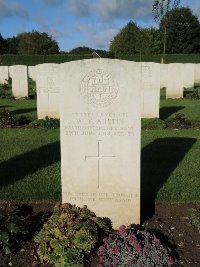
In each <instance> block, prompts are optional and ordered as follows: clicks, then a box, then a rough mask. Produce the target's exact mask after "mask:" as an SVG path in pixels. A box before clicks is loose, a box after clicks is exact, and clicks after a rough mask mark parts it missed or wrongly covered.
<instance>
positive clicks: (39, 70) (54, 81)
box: [35, 63, 60, 119]
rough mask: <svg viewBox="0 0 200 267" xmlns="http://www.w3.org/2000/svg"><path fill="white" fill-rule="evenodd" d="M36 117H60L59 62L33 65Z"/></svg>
mask: <svg viewBox="0 0 200 267" xmlns="http://www.w3.org/2000/svg"><path fill="white" fill-rule="evenodd" d="M35 74H36V89H37V114H38V119H44V118H45V117H49V118H59V117H60V111H59V107H60V88H59V82H60V81H59V74H60V72H59V64H49V63H47V64H40V65H36V66H35Z"/></svg>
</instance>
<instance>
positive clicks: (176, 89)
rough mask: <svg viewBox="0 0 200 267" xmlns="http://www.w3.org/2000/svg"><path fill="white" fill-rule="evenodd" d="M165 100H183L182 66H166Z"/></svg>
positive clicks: (179, 64)
mask: <svg viewBox="0 0 200 267" xmlns="http://www.w3.org/2000/svg"><path fill="white" fill-rule="evenodd" d="M166 98H172V99H176V98H183V64H181V63H171V64H168V80H167V88H166Z"/></svg>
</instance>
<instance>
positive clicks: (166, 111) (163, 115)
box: [160, 106, 185, 120]
mask: <svg viewBox="0 0 200 267" xmlns="http://www.w3.org/2000/svg"><path fill="white" fill-rule="evenodd" d="M184 108H185V107H183V106H179V107H178V106H177V107H162V108H160V119H161V120H165V119H167V118H168V117H169V116H171V115H172V114H174V113H176V112H178V111H179V110H181V109H184Z"/></svg>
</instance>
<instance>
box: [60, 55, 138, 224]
mask: <svg viewBox="0 0 200 267" xmlns="http://www.w3.org/2000/svg"><path fill="white" fill-rule="evenodd" d="M60 71H61V73H62V79H61V88H62V90H61V109H60V115H61V170H62V171H61V177H62V202H63V203H66V202H70V203H73V204H76V205H78V206H83V205H87V206H88V207H89V208H90V209H91V210H92V211H94V212H95V213H96V214H97V215H98V216H103V217H109V218H110V219H111V220H112V222H113V225H114V227H115V228H117V227H118V226H120V225H121V224H127V225H128V224H130V223H140V136H141V132H140V128H141V122H140V121H141V118H140V117H141V115H140V64H138V63H134V62H130V61H123V60H112V59H88V60H80V61H74V62H69V63H64V64H61V70H60Z"/></svg>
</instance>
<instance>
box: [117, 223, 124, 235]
mask: <svg viewBox="0 0 200 267" xmlns="http://www.w3.org/2000/svg"><path fill="white" fill-rule="evenodd" d="M118 232H119V234H120V235H123V234H125V233H126V226H125V225H121V226H120V227H119V230H118Z"/></svg>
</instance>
